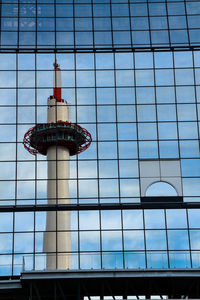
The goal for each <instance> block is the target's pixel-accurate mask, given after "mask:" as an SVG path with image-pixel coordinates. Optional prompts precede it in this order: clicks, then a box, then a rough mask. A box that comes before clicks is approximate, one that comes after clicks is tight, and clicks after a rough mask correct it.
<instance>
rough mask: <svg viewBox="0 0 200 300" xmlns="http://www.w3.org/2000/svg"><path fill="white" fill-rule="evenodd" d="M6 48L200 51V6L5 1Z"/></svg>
mask: <svg viewBox="0 0 200 300" xmlns="http://www.w3.org/2000/svg"><path fill="white" fill-rule="evenodd" d="M1 16H2V18H1V47H2V48H9V47H11V48H12V47H14V48H16V47H20V48H31V47H38V48H54V47H57V48H74V47H76V48H82V47H83V48H84V47H85V48H93V47H97V48H98V47H103V48H106V47H150V46H154V47H158V46H159V47H161V46H167V47H168V46H169V45H170V46H188V45H192V46H198V45H199V43H200V24H199V17H200V1H180V0H179V1H172V0H167V1H155V0H152V1H138V0H123V1H121V0H106V1H103V0H93V1H91V0H82V1H79V0H78V1H77V0H74V1H73V0H64V1H63V0H57V1H54V0H52V1H50V0H48V1H46V0H45V1H42V0H41V1H35V0H32V1H22V0H21V1H18V0H16V1H10V0H5V1H2V4H1Z"/></svg>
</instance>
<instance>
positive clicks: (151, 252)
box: [0, 0, 200, 276]
mask: <svg viewBox="0 0 200 300" xmlns="http://www.w3.org/2000/svg"><path fill="white" fill-rule="evenodd" d="M120 2H121V3H120ZM198 14H200V1H169V0H168V1H162V2H156V1H148V2H147V1H144V2H142V1H136V0H134V1H132V0H130V1H119V0H118V1H103V0H93V1H92V2H91V1H86V0H84V1H80V0H76V1H61V0H60V1H22V0H21V1H5V0H4V1H2V3H1V16H2V18H1V53H0V170H1V171H0V266H1V267H0V276H12V275H19V274H20V273H21V271H22V269H23V268H24V269H25V270H32V269H34V270H44V269H46V256H47V254H50V255H55V254H56V253H57V254H58V255H65V256H69V257H70V259H71V262H72V263H71V268H72V269H73V270H76V269H101V268H104V269H116V268H119V269H123V268H124V269H127V268H129V269H138V268H140V269H145V268H162V269H168V268H199V266H200V255H199V254H200V253H199V251H200V223H199V213H200V210H199V209H194V208H193V209H192V208H191V209H167V208H166V209H161V208H159V207H156V208H155V209H142V208H140V209H133V208H132V209H125V205H126V204H129V205H130V204H136V203H137V204H138V205H139V204H140V203H141V198H143V197H150V196H159V197H162V196H169V197H171V196H173V197H174V196H175V197H177V196H179V197H182V199H183V202H190V204H191V202H192V203H193V202H195V203H197V204H198V202H199V201H200V157H199V153H200V152H199V135H200V127H199V118H200V52H199V51H198V46H199V44H200V41H199V40H198V39H199V37H200V32H199V28H200V21H199V20H200V18H199V16H198ZM172 46H173V47H175V49H173V48H170V47H172ZM152 47H156V49H155V48H152ZM178 47H180V48H178ZM184 47H185V48H184ZM94 49H95V51H93V50H94ZM75 50H76V51H75ZM53 52H55V53H53ZM55 59H57V61H58V63H59V65H60V68H61V70H62V97H63V98H64V99H65V100H66V101H67V102H68V106H69V111H70V121H71V122H73V123H77V124H79V125H81V126H82V127H84V128H86V129H87V130H88V131H89V132H90V133H91V135H92V144H91V146H90V147H89V149H87V151H85V152H83V153H81V154H79V155H75V156H71V157H70V160H69V165H70V176H69V177H68V178H65V179H66V180H68V183H69V198H70V204H71V205H73V209H72V210H71V211H70V228H68V227H67V226H66V227H65V226H64V225H63V226H57V225H56V226H55V227H53V228H51V231H52V232H53V233H54V234H55V236H57V237H59V238H61V239H62V237H64V236H65V234H66V232H68V231H70V237H71V251H69V252H66V251H65V250H64V249H62V248H59V249H58V247H57V245H53V246H52V249H51V250H50V251H49V253H46V252H45V251H44V236H45V232H46V231H47V230H49V229H48V228H47V227H46V216H47V214H48V213H47V211H45V209H44V211H39V207H40V206H41V205H43V207H45V205H46V207H48V202H47V201H48V199H47V181H48V175H47V174H48V172H47V166H48V161H47V158H46V156H43V155H40V154H37V155H36V156H32V155H31V154H30V153H28V152H27V151H26V150H25V149H24V145H23V143H22V142H23V138H24V134H25V132H27V130H28V129H29V128H31V127H33V126H34V125H35V124H38V123H46V122H47V110H48V107H47V98H48V97H49V96H50V95H52V93H53V72H54V71H53V63H54V62H55ZM58 180H59V179H58ZM104 204H109V207H110V209H106V210H105V209H101V210H100V209H99V205H104ZM81 205H82V206H83V205H87V208H85V209H84V208H81V209H80V206H81ZM112 205H113V207H114V205H121V206H119V208H118V209H115V210H114V208H113V207H112ZM25 206H26V207H27V206H28V207H29V208H28V210H29V211H25V210H24V207H25ZM33 206H34V211H33V210H32V209H31V207H33ZM91 206H92V207H93V210H91V209H89V207H91ZM16 207H17V210H18V211H16ZM20 207H21V209H20ZM58 213H59V214H62V213H63V211H59V212H58V211H56V210H55V212H54V214H55V216H56V215H57V216H58Z"/></svg>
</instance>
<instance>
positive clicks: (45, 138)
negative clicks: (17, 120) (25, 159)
mask: <svg viewBox="0 0 200 300" xmlns="http://www.w3.org/2000/svg"><path fill="white" fill-rule="evenodd" d="M91 142H92V137H91V134H90V133H89V132H88V131H87V130H86V129H84V128H82V127H81V126H79V125H77V124H74V123H70V122H67V121H65V122H64V121H58V122H56V123H47V124H46V123H45V124H37V125H35V126H34V127H32V128H30V129H29V130H28V131H27V132H26V133H25V135H24V140H23V144H24V147H25V149H26V150H28V151H29V152H30V153H31V154H33V155H36V154H37V153H40V154H42V155H46V154H47V149H48V148H49V147H50V146H53V145H57V146H64V147H66V148H68V149H69V153H70V155H75V154H79V153H81V152H83V151H85V150H86V149H87V148H88V147H89V146H90V144H91Z"/></svg>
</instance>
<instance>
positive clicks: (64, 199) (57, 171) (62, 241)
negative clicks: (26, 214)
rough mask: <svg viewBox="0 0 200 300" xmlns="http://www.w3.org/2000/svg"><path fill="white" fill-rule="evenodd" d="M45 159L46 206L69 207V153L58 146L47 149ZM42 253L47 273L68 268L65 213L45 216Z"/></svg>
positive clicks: (69, 259) (68, 238)
mask: <svg viewBox="0 0 200 300" xmlns="http://www.w3.org/2000/svg"><path fill="white" fill-rule="evenodd" d="M47 159H48V184H47V197H48V204H69V202H70V200H69V182H68V179H69V150H68V149H67V148H66V147H62V146H51V147H49V148H48V151H47ZM49 231H51V232H49ZM63 231H64V232H63ZM44 251H45V252H46V253H47V261H46V268H47V270H54V269H63V270H64V269H70V268H71V255H70V252H71V234H70V212H69V211H57V212H48V213H47V222H46V233H45V238H44ZM51 252H54V253H51ZM55 252H56V253H55Z"/></svg>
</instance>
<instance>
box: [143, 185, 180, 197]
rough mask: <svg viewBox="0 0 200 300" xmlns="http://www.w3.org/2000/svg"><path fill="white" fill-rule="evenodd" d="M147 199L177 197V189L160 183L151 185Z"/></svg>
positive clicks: (147, 191)
mask: <svg viewBox="0 0 200 300" xmlns="http://www.w3.org/2000/svg"><path fill="white" fill-rule="evenodd" d="M146 196H147V197H164V196H177V191H176V189H175V188H174V187H173V186H172V185H171V184H169V183H167V182H164V181H159V182H155V183H153V184H151V185H150V186H149V187H148V188H147V190H146Z"/></svg>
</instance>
